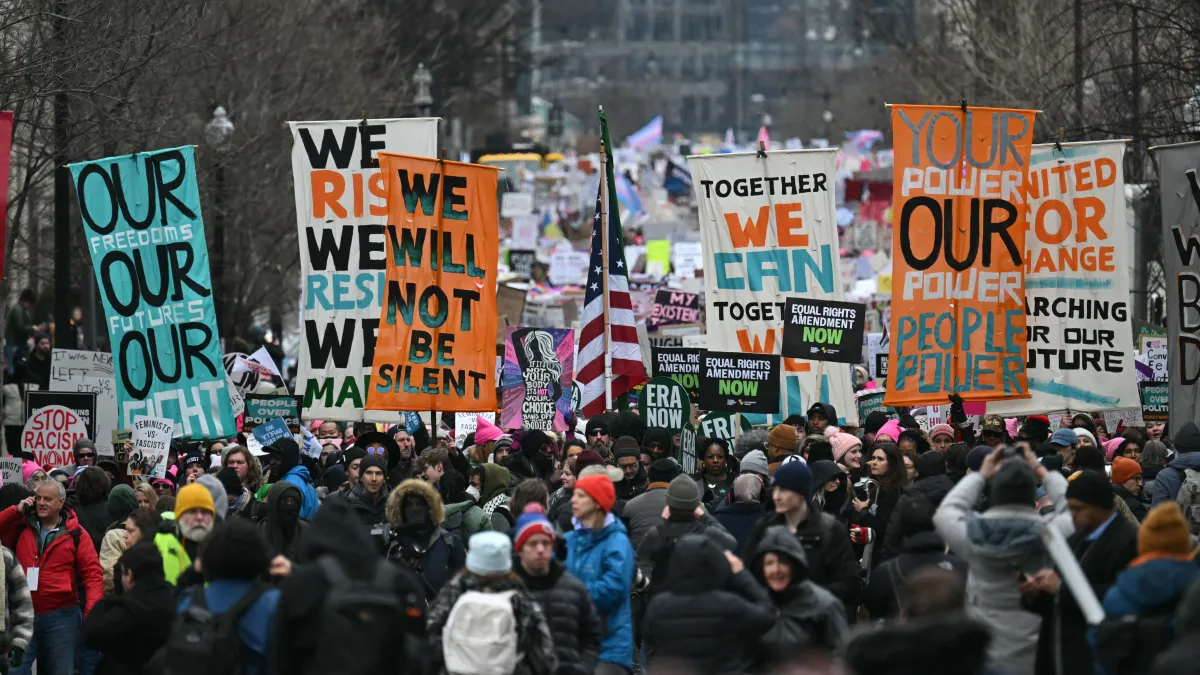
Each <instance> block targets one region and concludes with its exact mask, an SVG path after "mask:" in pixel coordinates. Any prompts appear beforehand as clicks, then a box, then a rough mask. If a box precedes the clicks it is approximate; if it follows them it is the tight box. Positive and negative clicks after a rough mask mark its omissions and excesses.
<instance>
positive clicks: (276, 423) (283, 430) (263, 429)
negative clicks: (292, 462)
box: [250, 417, 292, 448]
mask: <svg viewBox="0 0 1200 675" xmlns="http://www.w3.org/2000/svg"><path fill="white" fill-rule="evenodd" d="M250 433H251V434H253V435H254V439H255V440H257V441H258V442H259V444H260V445H262V446H263V447H264V448H269V447H271V446H272V445H274V444H275V442H276V441H279V440H282V439H284V438H291V437H292V430H291V429H289V428H288V425H287V423H286V422H284V421H283V419H282V418H279V417H276V418H275V419H272V420H268V421H267V422H265V423H264V424H260V425H258V426H256V427H254V431H252V432H250Z"/></svg>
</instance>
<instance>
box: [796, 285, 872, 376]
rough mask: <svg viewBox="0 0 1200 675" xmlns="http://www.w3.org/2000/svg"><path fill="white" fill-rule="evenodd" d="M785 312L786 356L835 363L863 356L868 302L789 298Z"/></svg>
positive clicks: (856, 361)
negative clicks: (864, 303)
mask: <svg viewBox="0 0 1200 675" xmlns="http://www.w3.org/2000/svg"><path fill="white" fill-rule="evenodd" d="M784 314H785V315H786V319H785V323H784V324H783V355H784V356H788V357H792V358H797V359H812V360H813V361H827V362H830V361H831V362H835V363H858V362H859V361H861V360H862V346H863V329H864V328H865V327H866V323H867V306H866V305H863V304H860V303H857V302H834V301H832V300H812V299H810V298H788V299H787V304H786V305H784Z"/></svg>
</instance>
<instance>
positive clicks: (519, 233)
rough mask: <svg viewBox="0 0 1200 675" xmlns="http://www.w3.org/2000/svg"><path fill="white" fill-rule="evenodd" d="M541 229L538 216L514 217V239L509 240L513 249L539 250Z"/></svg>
mask: <svg viewBox="0 0 1200 675" xmlns="http://www.w3.org/2000/svg"><path fill="white" fill-rule="evenodd" d="M508 194H512V193H508ZM505 196H508V195H505ZM539 229H540V228H539V227H538V217H537V216H536V215H534V214H532V213H531V214H527V215H523V216H513V217H512V237H510V238H509V241H510V243H511V244H512V247H513V248H518V249H521V248H523V249H534V248H537V245H538V230H539Z"/></svg>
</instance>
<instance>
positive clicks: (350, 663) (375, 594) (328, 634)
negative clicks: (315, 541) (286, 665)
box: [310, 555, 422, 675]
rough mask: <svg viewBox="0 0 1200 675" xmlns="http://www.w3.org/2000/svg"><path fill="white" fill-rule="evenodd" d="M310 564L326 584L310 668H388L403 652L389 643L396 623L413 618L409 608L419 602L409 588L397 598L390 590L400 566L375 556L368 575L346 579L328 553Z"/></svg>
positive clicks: (353, 671) (354, 674) (346, 672)
mask: <svg viewBox="0 0 1200 675" xmlns="http://www.w3.org/2000/svg"><path fill="white" fill-rule="evenodd" d="M316 563H317V567H318V568H320V570H321V572H322V573H323V574H324V575H325V579H326V581H327V582H328V583H329V592H328V593H327V594H326V595H325V601H324V603H323V604H322V606H321V613H320V615H319V618H318V619H317V621H318V622H319V629H318V633H317V634H318V635H321V636H322V639H321V641H320V643H319V644H318V645H317V648H316V650H315V651H314V653H313V657H312V660H311V661H310V664H311V665H312V672H337V673H340V674H342V675H359V674H362V675H367V674H373V675H378V673H386V672H392V670H393V669H394V666H395V663H396V662H397V659H400V660H401V661H403V660H404V656H403V654H404V653H406V652H407V650H406V649H401V647H402V646H401V645H397V644H395V639H394V636H395V635H396V628H397V626H401V625H403V624H404V623H406V622H409V623H411V622H412V621H413V620H414V617H412V616H411V615H410V614H409V612H408V608H409V607H420V606H421V604H422V603H421V599H420V598H418V597H417V596H416V593H415V589H414V592H413V593H412V594H411V595H410V597H403V598H402V597H400V596H399V595H398V593H397V590H396V585H397V578H398V577H399V576H400V570H399V569H397V568H396V567H395V566H394V565H393V564H392V563H390V562H387V561H385V560H379V561H378V564H376V566H375V574H374V576H373V577H372V578H370V579H355V578H351V577H350V576H349V575H348V574H346V570H345V569H344V568H343V567H342V564H341V562H339V561H338V560H337V558H335V557H333V556H331V555H325V556H322V557H320V558H318V559H317V561H316ZM407 653H408V654H409V655H411V652H407ZM326 668H328V669H329V670H325V669H326Z"/></svg>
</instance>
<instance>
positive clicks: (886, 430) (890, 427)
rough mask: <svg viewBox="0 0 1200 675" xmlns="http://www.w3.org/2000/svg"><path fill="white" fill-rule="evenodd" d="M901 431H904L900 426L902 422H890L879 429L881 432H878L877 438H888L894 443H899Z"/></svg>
mask: <svg viewBox="0 0 1200 675" xmlns="http://www.w3.org/2000/svg"><path fill="white" fill-rule="evenodd" d="M901 431H904V428H903V427H901V426H900V422H899V421H898V420H888V422H887V424H885V425H883V426H882V427H879V431H878V432H876V434H875V438H879V437H880V436H887V437H888V438H890V439H892V442H893V443H897V442H899V441H900V432H901Z"/></svg>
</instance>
